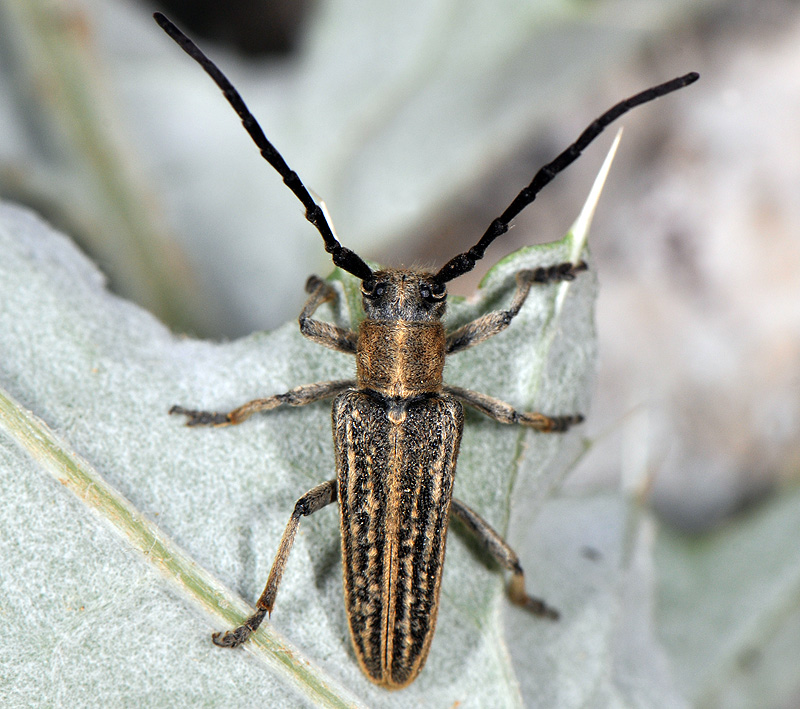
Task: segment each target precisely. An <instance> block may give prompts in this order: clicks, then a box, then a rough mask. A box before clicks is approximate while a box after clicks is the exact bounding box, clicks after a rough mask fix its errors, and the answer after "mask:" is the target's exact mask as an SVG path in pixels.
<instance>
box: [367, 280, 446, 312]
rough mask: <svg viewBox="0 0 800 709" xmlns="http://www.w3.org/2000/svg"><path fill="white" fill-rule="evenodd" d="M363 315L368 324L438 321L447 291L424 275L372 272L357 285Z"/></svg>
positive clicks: (444, 308) (443, 310)
mask: <svg viewBox="0 0 800 709" xmlns="http://www.w3.org/2000/svg"><path fill="white" fill-rule="evenodd" d="M361 293H362V295H363V299H364V312H365V313H366V314H367V317H368V318H371V319H372V320H415V321H418V322H430V321H436V320H441V319H442V317H443V316H444V313H445V310H446V309H447V287H446V286H445V285H444V283H440V282H439V281H437V280H436V278H435V277H434V274H433V273H429V272H427V271H409V270H402V269H394V268H392V269H386V270H384V271H374V272H373V273H372V275H371V276H369V278H365V279H364V280H363V281H362V282H361Z"/></svg>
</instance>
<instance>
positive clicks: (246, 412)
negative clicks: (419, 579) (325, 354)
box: [169, 379, 356, 426]
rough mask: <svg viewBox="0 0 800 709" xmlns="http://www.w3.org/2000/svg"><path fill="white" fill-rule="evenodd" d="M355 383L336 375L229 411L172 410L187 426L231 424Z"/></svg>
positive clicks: (334, 392)
mask: <svg viewBox="0 0 800 709" xmlns="http://www.w3.org/2000/svg"><path fill="white" fill-rule="evenodd" d="M355 385H356V383H355V382H354V381H353V380H350V379H336V380H334V381H330V382H316V383H314V384H303V385H302V386H299V387H295V388H294V389H289V391H287V392H286V393H284V394H275V395H274V396H269V397H267V398H266V399H253V400H252V401H248V402H247V403H246V404H242V405H241V406H239V407H238V408H236V409H233V410H232V411H228V412H220V411H198V410H197V409H184V408H183V406H173V407H172V408H171V409H170V410H169V412H170V413H171V414H184V415H185V416H188V417H189V420H188V421H187V422H186V425H187V426H231V425H235V424H237V423H241V422H242V421H244V420H245V419H248V418H250V417H251V416H252V415H253V414H255V413H258V412H259V411H270V410H271V409H275V408H277V407H278V406H281V405H282V404H287V405H288V406H305V405H306V404H310V403H312V402H314V401H319V400H320V399H330V398H331V397H332V396H336V395H337V394H338V393H339V392H342V391H344V390H345V389H350V388H353V387H355Z"/></svg>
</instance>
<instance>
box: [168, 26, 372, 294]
mask: <svg viewBox="0 0 800 709" xmlns="http://www.w3.org/2000/svg"><path fill="white" fill-rule="evenodd" d="M153 17H154V18H155V21H156V22H157V23H158V24H159V26H160V27H161V29H163V30H164V32H166V33H167V34H168V35H169V36H170V37H172V39H173V40H175V43H176V44H177V45H178V46H179V47H180V48H181V49H182V50H183V51H184V52H186V53H187V54H188V55H189V56H190V57H191V58H192V59H194V60H195V61H196V62H197V63H198V64H199V65H200V66H201V67H203V69H204V70H205V72H206V74H208V75H209V76H210V77H211V78H212V79H213V80H214V83H216V85H217V86H219V88H220V89H221V90H222V93H223V94H224V95H225V98H226V99H227V100H228V103H229V104H230V105H231V106H232V107H233V110H234V111H236V113H237V114H238V115H239V118H241V119H242V125H243V126H244V128H245V130H246V131H247V132H248V133H249V134H250V137H251V138H252V139H253V142H254V143H255V144H256V145H257V146H258V149H259V150H260V151H261V155H262V157H263V158H264V159H265V160H266V161H267V162H268V163H269V164H270V165H272V167H273V168H275V170H276V171H277V173H278V174H279V175H280V176H281V177H282V178H283V182H284V184H285V185H286V186H287V187H288V188H289V189H290V190H291V191H292V192H294V195H295V196H296V197H297V199H299V200H300V202H302V204H303V206H304V207H305V208H306V219H307V220H308V221H310V222H311V223H312V224H313V225H314V227H316V229H317V231H318V232H319V233H320V234H321V235H322V240H323V241H324V242H325V251H327V252H328V253H329V254H331V256H332V258H333V263H334V264H335V265H337V266H339V268H342V269H344V270H345V271H348V272H349V273H352V274H353V275H354V276H356V277H357V278H360V279H361V280H362V281H363V280H366V279H367V278H369V277H370V276H371V275H372V270H371V269H370V267H369V266H367V264H366V263H364V261H363V260H362V259H361V257H360V256H358V254H356V253H355V252H354V251H351V250H350V249H348V248H346V247H344V246H342V245H341V244H340V243H339V242H338V241H337V240H336V237H335V236H334V234H333V230H332V229H331V225H330V224H329V223H328V220H327V219H326V218H325V213H324V212H323V210H322V209H321V208H320V206H319V205H318V204H317V203H316V202H315V201H314V199H313V198H312V196H311V194H310V193H309V191H308V190H307V189H306V186H305V185H304V184H303V182H302V181H301V180H300V178H299V177H298V176H297V173H296V172H295V171H294V170H292V169H291V168H290V167H289V166H288V165H287V164H286V161H285V160H284V159H283V157H282V156H281V154H280V153H279V152H278V151H277V149H276V148H275V146H274V145H273V144H272V143H270V142H269V140H267V136H266V135H264V131H263V130H262V129H261V126H260V125H259V124H258V121H257V120H256V119H255V117H254V116H253V114H252V113H250V109H248V108H247V106H246V105H245V102H244V100H243V99H242V97H241V96H240V95H239V92H238V91H237V90H236V89H235V88H234V86H233V84H231V82H230V81H229V80H228V78H227V77H226V76H225V74H223V73H222V71H220V69H219V67H217V65H216V64H214V62H212V61H211V60H210V59H209V58H208V57H207V56H206V55H205V54H203V52H202V51H201V50H200V48H199V47H198V46H197V45H196V44H195V43H194V42H192V40H191V39H189V38H188V37H187V36H186V35H185V34H184V33H183V32H181V30H179V29H178V28H177V27H176V26H175V25H174V24H173V23H172V22H171V21H170V20H168V19H167V18H166V17H165V16H164V15H162V14H161V13H160V12H156V13H154V14H153Z"/></svg>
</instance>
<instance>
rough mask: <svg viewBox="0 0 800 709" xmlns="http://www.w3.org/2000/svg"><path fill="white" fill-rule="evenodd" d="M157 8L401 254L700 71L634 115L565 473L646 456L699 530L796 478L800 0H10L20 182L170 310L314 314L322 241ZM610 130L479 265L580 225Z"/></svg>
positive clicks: (166, 314)
mask: <svg viewBox="0 0 800 709" xmlns="http://www.w3.org/2000/svg"><path fill="white" fill-rule="evenodd" d="M156 9H158V10H162V11H164V12H165V13H166V14H168V15H169V16H170V17H171V18H172V19H173V20H174V21H176V22H177V23H178V24H179V25H181V26H182V27H183V29H184V30H186V31H187V32H188V33H189V34H190V35H191V36H193V37H194V38H195V39H196V40H197V41H198V42H199V43H200V45H201V46H202V47H203V48H204V49H205V51H206V52H207V53H208V54H209V55H210V56H211V57H212V58H213V59H214V60H215V61H216V62H217V63H218V64H219V65H220V66H221V68H222V69H223V70H224V71H225V73H226V74H227V75H228V76H229V78H230V79H231V80H232V81H233V83H234V84H235V85H236V86H237V87H238V89H239V90H240V92H241V93H242V95H243V96H244V98H245V100H246V102H247V103H248V105H249V106H250V108H251V110H252V111H253V112H254V113H255V115H256V116H257V117H258V118H259V120H260V122H261V123H262V126H263V127H264V130H265V132H266V133H267V135H268V136H269V137H270V139H271V140H272V141H273V142H274V143H275V145H276V146H277V147H278V149H279V150H280V151H281V152H282V154H283V155H284V157H285V158H286V160H287V162H288V163H289V164H290V165H291V166H292V167H293V168H294V169H295V170H297V171H298V173H299V174H300V175H301V177H302V179H303V180H304V181H305V183H306V184H307V186H308V187H309V188H311V189H313V190H314V192H315V193H316V194H318V195H319V196H320V197H321V198H322V199H324V200H325V202H326V204H327V206H328V208H329V210H330V212H331V214H332V217H333V221H334V224H335V226H336V229H337V231H338V234H339V236H340V239H341V240H342V242H343V243H344V244H346V245H347V246H349V247H351V248H353V249H355V250H356V251H357V252H358V253H359V254H361V255H362V256H363V257H365V258H368V259H371V260H374V261H377V262H380V263H385V264H394V265H399V264H406V265H419V264H430V265H435V264H441V263H443V262H444V261H445V260H446V259H448V258H449V257H450V256H452V255H453V254H455V253H456V252H458V251H460V250H463V249H465V248H468V247H469V246H470V245H471V244H473V243H474V242H475V241H476V240H477V238H478V237H479V236H480V234H481V233H482V232H483V230H484V229H485V228H486V226H487V225H488V224H489V222H490V221H491V220H492V219H493V218H494V217H495V216H497V215H498V214H499V213H500V212H501V211H502V210H503V209H504V208H505V206H507V204H508V203H509V202H510V201H511V199H512V198H513V197H514V196H515V195H516V193H517V191H518V190H519V189H520V188H521V187H522V186H523V185H525V184H527V183H528V182H529V180H530V178H531V176H532V175H533V173H534V172H535V170H536V169H537V168H538V167H539V166H540V165H541V164H543V163H545V162H547V161H548V160H550V159H551V158H552V157H553V156H554V155H555V154H557V153H558V152H559V151H560V150H562V149H563V148H564V147H566V146H567V145H568V144H569V143H570V142H571V141H572V140H574V139H575V137H577V135H578V134H579V132H580V131H581V130H582V129H583V128H584V127H585V125H586V124H588V123H589V122H590V121H591V120H592V119H593V118H594V117H596V116H597V115H598V114H599V113H601V112H602V111H604V110H605V109H606V108H608V107H609V106H611V105H612V104H614V103H616V102H617V101H619V100H620V99H622V98H624V97H626V96H628V95H630V94H632V93H635V92H637V91H639V90H641V89H643V88H646V87H647V86H649V85H652V84H656V83H660V82H662V81H665V80H667V79H669V78H672V77H673V76H676V75H679V74H683V73H685V72H687V71H691V70H696V71H699V72H700V74H701V80H700V82H698V83H697V84H695V85H693V86H692V87H690V88H687V89H685V90H683V91H681V92H679V93H677V94H673V95H671V96H669V97H667V98H664V99H661V100H659V101H658V102H657V103H656V104H650V105H648V106H645V107H642V108H640V109H637V110H636V111H634V112H633V113H632V114H629V115H627V116H626V117H625V118H624V119H623V120H622V121H621V122H620V123H621V124H622V125H624V126H625V134H624V137H623V141H622V146H621V149H620V152H619V154H618V157H617V160H616V164H615V166H614V168H613V169H612V173H611V177H610V179H609V183H608V186H607V187H606V191H605V194H604V196H603V198H602V199H601V201H600V207H599V209H598V213H597V216H596V219H595V223H594V227H593V231H592V238H591V239H590V243H591V250H592V253H591V261H592V266H593V268H595V269H596V271H597V272H598V273H599V277H600V281H601V289H600V298H599V302H598V306H597V327H598V334H599V340H600V363H599V370H598V378H597V394H596V398H595V403H594V405H593V409H592V410H591V411H590V412H588V414H589V423H588V429H587V431H588V434H589V435H590V436H592V437H594V438H595V439H596V441H595V445H594V448H593V450H592V452H591V454H590V455H589V456H587V458H586V459H585V461H584V462H583V463H582V465H581V467H580V469H579V470H578V471H577V472H576V474H575V475H574V476H573V477H572V478H571V479H570V480H569V481H568V483H567V485H568V487H569V488H570V489H572V490H575V491H578V492H579V491H581V490H593V489H597V488H600V487H603V486H608V485H614V484H617V482H618V481H619V480H620V478H622V479H623V480H624V479H625V477H626V476H638V475H640V473H641V471H642V470H645V471H647V476H646V480H647V484H646V489H642V490H640V492H641V493H642V494H645V495H647V496H648V499H649V500H650V501H651V502H652V505H653V506H654V508H655V509H656V510H657V511H658V513H659V515H660V516H661V517H662V519H664V520H666V521H667V522H669V523H670V524H671V525H674V526H675V527H677V528H679V529H682V530H686V531H691V532H700V531H708V530H710V529H714V528H719V527H720V526H721V525H723V524H724V523H726V521H727V520H731V519H735V518H736V515H737V514H740V513H741V512H742V511H743V510H744V511H747V510H748V509H752V508H755V507H758V506H760V505H762V504H766V502H765V501H768V500H771V499H775V496H778V495H780V493H781V491H782V490H786V489H789V488H791V487H792V486H796V484H797V482H798V479H799V478H800V434H799V433H798V431H800V160H799V159H798V156H800V128H799V127H800V4H798V3H797V2H796V1H789V0H763V1H762V2H759V3H753V2H748V1H747V0H681V1H678V2H670V3H665V2H659V1H656V0H604V1H592V0H580V1H579V0H571V1H567V0H540V1H537V2H534V1H530V0H529V1H528V2H522V1H520V0H492V1H491V2H486V0H468V1H462V2H453V1H452V0H413V1H412V2H405V3H392V2H373V3H363V2H356V1H354V0H303V1H302V2H301V1H298V0H292V1H288V0H277V1H271V2H267V1H266V0H230V1H229V2H227V3H218V2H211V1H210V0H205V1H204V2H188V1H186V0H172V1H170V2H167V1H164V2H158V3H156V2H144V1H140V2H136V1H134V0H126V1H123V0H102V1H101V0H59V1H56V0H0V95H2V97H3V98H2V101H0V191H1V192H2V196H3V198H5V199H10V200H15V201H19V202H22V203H25V204H28V205H30V206H31V207H33V208H35V209H36V210H38V211H39V212H40V213H42V214H43V215H44V216H45V217H46V218H47V219H48V220H50V221H51V222H53V223H54V224H55V225H57V226H59V227H60V228H62V229H63V230H64V231H66V232H67V233H69V234H70V235H72V236H73V237H74V238H75V239H76V240H78V241H79V242H80V244H81V245H82V247H83V248H84V249H85V250H86V251H87V252H89V253H90V254H91V255H92V256H93V258H94V259H95V260H96V261H97V262H98V263H99V264H100V265H101V267H102V268H103V270H104V271H105V273H107V274H108V277H109V281H110V285H111V287H112V288H114V289H115V290H116V291H117V292H119V293H120V294H121V295H124V296H125V297H127V298H132V299H134V300H136V301H137V302H139V303H141V304H142V305H143V306H145V307H147V308H149V309H150V310H152V311H153V312H154V313H155V314H156V315H158V317H160V318H162V319H163V320H164V321H165V322H167V323H168V324H170V326H171V327H173V328H174V329H175V330H176V331H179V332H188V333H191V334H195V335H198V336H203V337H212V338H231V337H237V336H240V335H243V334H245V333H248V332H250V331H252V330H257V329H268V328H272V327H275V326H276V325H278V324H280V323H282V322H285V321H286V320H289V319H292V318H294V317H296V315H297V313H298V312H299V310H300V307H301V304H302V302H303V297H304V292H303V284H304V281H305V279H306V277H307V276H308V275H309V274H310V273H312V272H320V273H323V274H324V273H327V272H329V271H330V268H331V264H330V261H329V260H328V258H327V256H326V254H325V253H324V251H323V249H322V245H321V241H320V238H319V236H318V234H317V233H316V231H315V230H314V229H313V228H312V227H311V226H310V225H309V224H308V223H307V222H306V221H305V220H304V218H303V214H302V210H301V208H300V205H299V203H298V202H297V201H296V199H295V198H294V197H293V196H292V194H291V193H290V192H289V191H288V190H287V189H286V188H285V187H284V186H283V185H282V184H281V182H280V179H279V178H278V177H277V175H276V174H275V173H274V172H273V171H272V169H271V168H270V167H269V166H268V165H267V164H266V163H264V162H263V161H262V160H261V158H260V157H259V155H258V152H257V150H256V149H255V147H254V146H253V145H252V143H251V142H250V139H249V137H248V136H247V134H246V133H245V132H244V130H242V128H241V126H240V125H239V122H238V120H237V118H236V116H235V115H234V114H233V112H232V111H231V109H230V107H229V106H228V105H227V103H226V102H225V101H224V100H223V98H222V97H221V96H220V94H219V92H218V91H217V89H216V87H215V86H214V85H213V84H212V82H211V81H210V80H209V79H208V77H206V76H205V74H204V73H203V72H202V71H201V70H200V68H199V67H198V66H197V65H195V64H194V62H192V61H191V60H190V59H189V58H188V57H186V56H185V55H184V54H183V53H182V52H181V51H180V50H179V49H178V48H177V47H176V46H175V45H174V44H173V43H172V41H170V40H169V39H168V38H167V37H166V36H165V35H164V34H163V33H162V31H161V30H160V29H159V28H158V27H157V26H156V25H155V23H154V22H153V21H152V19H151V13H152V12H153V11H154V10H156ZM612 138H613V132H612V131H609V135H608V136H603V138H601V139H600V140H598V141H597V144H595V145H593V146H592V147H591V149H590V150H588V151H587V153H586V155H585V156H584V157H583V158H582V159H581V160H580V161H579V162H577V163H576V164H575V165H573V166H572V167H570V168H569V169H568V171H567V172H566V173H564V174H562V175H561V176H560V177H559V178H558V179H557V181H556V182H555V183H554V184H551V185H550V186H548V187H547V188H546V190H545V191H544V193H542V194H541V195H540V197H539V199H538V200H537V201H536V203H535V205H533V206H532V207H530V208H528V210H527V211H526V212H525V213H524V214H523V215H522V216H521V217H520V218H518V219H517V220H516V222H515V225H514V228H513V229H512V230H511V232H510V233H509V234H508V235H506V236H505V237H504V238H503V239H502V240H500V241H498V242H496V244H495V245H494V246H493V247H492V248H491V250H490V251H489V253H488V255H487V257H486V259H485V262H484V263H483V264H481V265H480V267H479V268H478V269H476V271H475V272H474V273H472V274H470V275H469V276H466V277H464V278H462V279H460V280H459V281H456V282H455V283H454V284H452V290H453V291H454V292H456V293H460V294H463V295H468V294H469V293H471V292H473V291H474V289H475V288H476V287H477V285H478V282H479V280H480V277H481V275H482V273H484V272H485V271H486V269H487V268H488V267H489V266H490V265H491V264H492V263H494V262H496V261H497V260H498V259H499V258H500V257H502V256H504V255H506V254H508V253H509V252H511V251H512V250H514V249H516V248H518V247H521V246H523V245H527V244H531V243H535V242H543V241H551V240H554V239H557V238H559V237H561V236H562V235H563V234H564V233H565V231H566V230H567V229H568V228H569V226H570V225H571V223H572V221H573V220H574V218H575V217H576V215H577V213H578V210H579V209H580V206H581V205H582V203H583V200H584V198H585V195H586V193H587V191H588V189H589V186H590V184H591V182H592V180H593V178H594V175H595V173H596V171H597V169H598V167H599V165H600V162H601V161H602V158H603V156H604V154H605V150H606V149H607V148H608V145H609V144H610V142H611V139H612Z"/></svg>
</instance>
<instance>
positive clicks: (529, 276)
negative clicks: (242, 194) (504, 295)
mask: <svg viewBox="0 0 800 709" xmlns="http://www.w3.org/2000/svg"><path fill="white" fill-rule="evenodd" d="M587 268H588V267H587V265H586V263H585V262H584V261H581V262H579V263H577V264H575V263H569V262H567V263H559V264H556V265H555V266H549V267H547V268H545V267H539V268H534V269H527V270H524V271H520V272H519V273H517V276H516V279H517V290H516V291H515V292H514V297H513V298H512V300H511V305H510V306H509V308H508V310H495V311H494V312H491V313H487V314H486V315H482V316H481V317H479V318H476V319H475V320H473V321H472V322H468V323H467V324H466V325H464V326H463V327H460V328H458V330H456V331H455V332H452V333H450V334H449V335H448V336H447V345H446V350H445V351H446V352H447V354H453V353H455V352H460V351H461V350H466V349H467V348H469V347H472V346H473V345H477V344H478V343H480V342H483V341H484V340H488V339H489V338H490V337H493V336H494V335H496V334H497V333H499V332H502V331H503V330H505V329H506V328H507V327H508V326H509V325H510V324H511V321H512V320H513V319H514V318H515V317H516V316H517V315H518V314H519V311H520V310H521V309H522V305H523V304H524V303H525V300H526V299H527V298H528V294H529V293H530V292H531V286H533V285H534V283H538V284H544V283H552V282H554V281H571V280H572V279H573V278H575V275H576V274H577V273H579V272H580V271H585V270H586V269H587Z"/></svg>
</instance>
